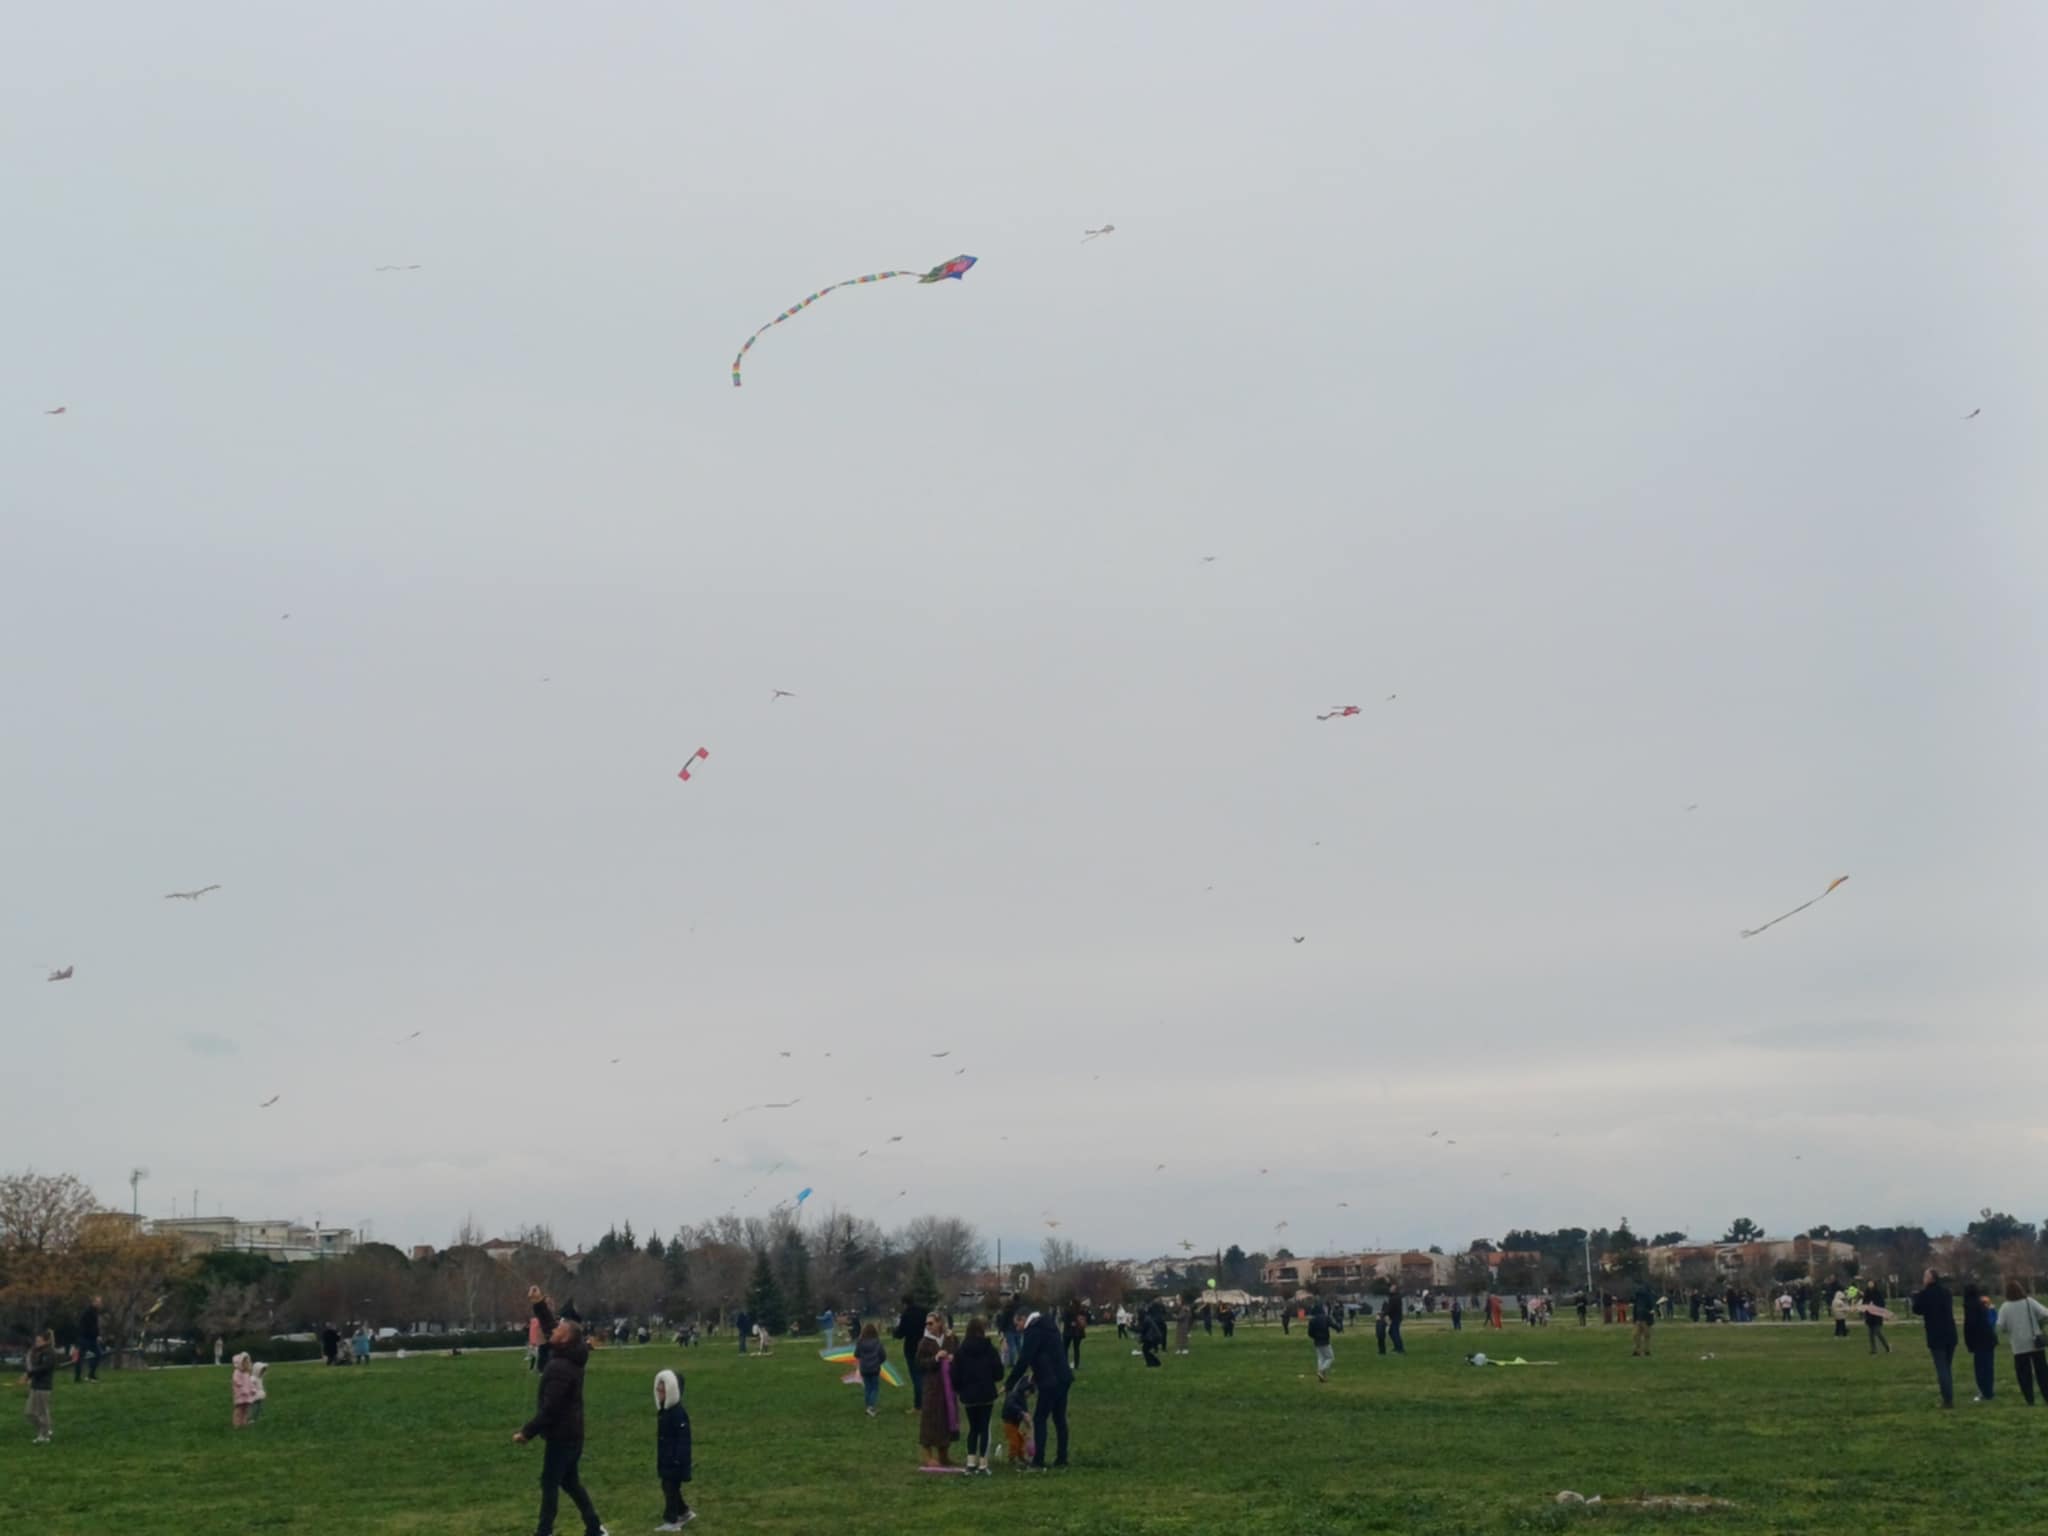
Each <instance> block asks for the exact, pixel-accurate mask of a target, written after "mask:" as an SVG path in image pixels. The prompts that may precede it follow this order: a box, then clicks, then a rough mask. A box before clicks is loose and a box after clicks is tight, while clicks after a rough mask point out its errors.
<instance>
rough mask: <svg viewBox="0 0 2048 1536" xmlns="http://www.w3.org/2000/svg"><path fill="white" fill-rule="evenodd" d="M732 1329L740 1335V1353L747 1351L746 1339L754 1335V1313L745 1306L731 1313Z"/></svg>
mask: <svg viewBox="0 0 2048 1536" xmlns="http://www.w3.org/2000/svg"><path fill="white" fill-rule="evenodd" d="M732 1331H733V1332H734V1333H736V1334H738V1335H739V1336H740V1353H741V1354H743V1355H744V1354H745V1353H746V1352H747V1340H749V1339H751V1338H752V1337H753V1336H754V1314H753V1313H751V1312H749V1311H748V1310H747V1309H746V1308H745V1307H741V1308H740V1309H739V1311H737V1312H735V1313H734V1314H733V1319H732Z"/></svg>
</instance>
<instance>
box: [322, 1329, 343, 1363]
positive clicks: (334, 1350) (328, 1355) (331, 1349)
mask: <svg viewBox="0 0 2048 1536" xmlns="http://www.w3.org/2000/svg"><path fill="white" fill-rule="evenodd" d="M340 1354H341V1330H340V1329H339V1328H337V1327H335V1326H334V1324H332V1323H322V1324H321V1325H320V1355H321V1358H322V1359H324V1360H325V1361H326V1362H327V1363H328V1364H329V1365H333V1364H335V1362H336V1358H337V1357H338V1356H339V1355H340Z"/></svg>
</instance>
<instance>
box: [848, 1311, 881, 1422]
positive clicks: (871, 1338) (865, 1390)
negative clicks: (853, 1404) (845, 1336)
mask: <svg viewBox="0 0 2048 1536" xmlns="http://www.w3.org/2000/svg"><path fill="white" fill-rule="evenodd" d="M888 1359H889V1348H888V1346H887V1345H886V1344H884V1343H883V1342H882V1336H881V1334H879V1333H878V1332H876V1331H875V1325H874V1324H873V1323H869V1324H867V1325H866V1326H865V1327H863V1328H862V1329H861V1331H860V1341H859V1342H858V1343H856V1344H855V1345H854V1346H853V1363H854V1365H855V1366H856V1367H857V1368H858V1369H859V1371H860V1395H861V1401H862V1403H863V1405H864V1406H865V1407H866V1409H867V1414H868V1417H869V1418H871V1419H872V1418H873V1417H874V1416H875V1405H876V1403H877V1402H879V1401H880V1399H881V1396H882V1366H883V1365H884V1364H885V1363H887V1361H888Z"/></svg>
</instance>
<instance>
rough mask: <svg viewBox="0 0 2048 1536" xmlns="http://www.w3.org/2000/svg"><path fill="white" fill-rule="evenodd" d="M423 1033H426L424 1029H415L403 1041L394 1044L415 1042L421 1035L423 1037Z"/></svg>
mask: <svg viewBox="0 0 2048 1536" xmlns="http://www.w3.org/2000/svg"><path fill="white" fill-rule="evenodd" d="M425 1033H426V1031H425V1030H424V1029H416V1030H414V1031H413V1032H412V1033H411V1034H409V1035H407V1036H406V1037H405V1040H399V1041H396V1042H394V1043H395V1044H398V1045H404V1044H405V1043H406V1040H417V1039H419V1037H420V1036H421V1035H424V1034H425Z"/></svg>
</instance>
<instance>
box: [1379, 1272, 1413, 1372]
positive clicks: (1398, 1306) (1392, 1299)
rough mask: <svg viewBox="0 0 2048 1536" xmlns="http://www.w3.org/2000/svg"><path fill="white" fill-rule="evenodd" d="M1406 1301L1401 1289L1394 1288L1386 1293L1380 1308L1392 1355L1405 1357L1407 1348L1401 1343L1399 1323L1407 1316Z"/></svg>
mask: <svg viewBox="0 0 2048 1536" xmlns="http://www.w3.org/2000/svg"><path fill="white" fill-rule="evenodd" d="M1407 1312H1408V1301H1407V1298H1406V1297H1404V1296H1403V1295H1402V1294H1401V1287H1399V1286H1398V1285H1397V1286H1395V1287H1394V1288H1393V1289H1392V1290H1391V1291H1389V1292H1387V1299H1386V1302H1385V1304H1384V1305H1383V1306H1381V1308H1380V1315H1381V1316H1382V1317H1384V1318H1386V1320H1387V1342H1388V1343H1389V1344H1391V1345H1393V1346H1394V1353H1395V1354H1397V1355H1405V1354H1407V1353H1408V1346H1407V1345H1405V1344H1403V1343H1402V1342H1401V1321H1402V1319H1403V1318H1404V1317H1405V1316H1406V1315H1407Z"/></svg>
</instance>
